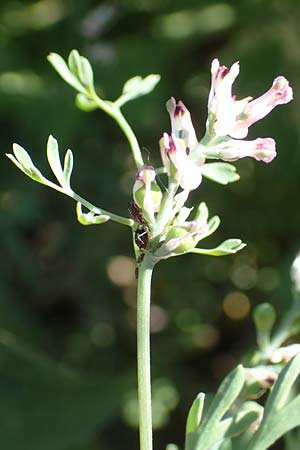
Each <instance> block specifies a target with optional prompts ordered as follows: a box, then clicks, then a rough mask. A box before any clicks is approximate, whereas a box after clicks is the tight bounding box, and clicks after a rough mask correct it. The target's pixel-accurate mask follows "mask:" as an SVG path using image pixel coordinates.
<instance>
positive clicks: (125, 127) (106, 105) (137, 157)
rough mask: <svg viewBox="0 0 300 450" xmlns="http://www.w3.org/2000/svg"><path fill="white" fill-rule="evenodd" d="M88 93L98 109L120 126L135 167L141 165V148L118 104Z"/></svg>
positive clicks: (142, 162) (94, 93)
mask: <svg viewBox="0 0 300 450" xmlns="http://www.w3.org/2000/svg"><path fill="white" fill-rule="evenodd" d="M89 95H90V97H91V99H92V100H94V102H95V103H96V104H97V105H98V106H99V108H100V109H102V110H103V111H104V112H105V113H106V114H108V115H109V116H110V117H112V118H113V119H114V120H115V121H116V122H117V124H118V125H119V127H120V128H121V130H122V131H123V133H124V134H125V136H126V138H127V140H128V142H129V145H130V148H131V151H132V155H133V159H134V162H135V164H136V166H137V168H139V167H141V166H143V165H144V161H143V158H142V153H141V149H140V146H139V143H138V140H137V138H136V136H135V134H134V132H133V131H132V128H131V126H130V125H129V123H128V122H127V120H126V119H125V117H124V116H123V114H122V112H121V110H120V108H119V107H118V105H115V104H114V103H112V102H107V101H105V100H102V99H101V98H99V97H98V95H97V94H96V92H89Z"/></svg>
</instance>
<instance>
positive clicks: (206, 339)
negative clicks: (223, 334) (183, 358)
mask: <svg viewBox="0 0 300 450" xmlns="http://www.w3.org/2000/svg"><path fill="white" fill-rule="evenodd" d="M219 339H220V333H219V330H218V329H217V328H216V327H214V326H213V325H210V324H201V325H199V326H198V327H197V329H196V330H195V332H194V336H193V341H194V343H195V345H196V346H197V347H200V348H202V349H210V348H212V347H214V346H215V345H216V344H217V343H218V341H219Z"/></svg>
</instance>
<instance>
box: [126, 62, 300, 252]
mask: <svg viewBox="0 0 300 450" xmlns="http://www.w3.org/2000/svg"><path fill="white" fill-rule="evenodd" d="M238 74H239V63H238V62H236V63H234V64H233V65H232V66H231V68H230V69H228V68H227V67H226V66H220V64H219V61H218V60H217V59H214V60H213V62H212V66H211V88H210V92H209V97H208V117H207V122H206V134H205V136H204V137H203V139H202V140H200V141H199V140H198V139H197V135H196V132H195V128H194V126H193V122H192V119H191V115H190V112H189V111H188V109H187V108H186V106H185V105H184V104H183V102H182V101H179V102H176V100H175V99H174V98H173V97H172V98H171V99H170V100H169V101H168V102H167V105H166V106H167V111H168V112H169V115H170V119H171V133H170V134H169V133H166V132H165V133H164V134H163V136H162V138H161V139H160V142H159V144H160V152H161V159H162V162H163V166H164V170H165V172H166V173H167V175H168V179H169V187H170V186H173V187H174V186H175V193H176V191H177V189H179V188H181V189H182V192H181V194H179V195H181V197H180V198H181V208H182V207H183V206H184V204H185V201H186V200H187V198H188V194H189V192H190V191H192V190H195V189H197V188H198V187H199V185H200V184H201V182H202V176H203V175H205V174H206V173H207V169H209V170H210V172H213V171H214V170H215V168H216V164H215V165H214V163H207V160H209V159H220V160H222V161H226V162H228V161H229V162H231V161H235V160H237V159H239V158H244V157H252V158H254V159H256V160H257V161H263V162H265V163H269V162H271V161H272V160H273V159H274V158H275V156H276V148H275V141H274V139H272V138H270V137H267V138H257V139H254V140H243V139H244V138H245V137H246V136H247V134H248V129H249V127H250V126H251V125H252V124H253V123H255V122H257V121H258V120H260V119H262V118H263V117H265V116H266V115H267V114H268V113H269V112H270V111H271V110H272V109H273V108H275V106H277V105H280V104H285V103H288V102H290V101H291V100H292V98H293V91H292V88H291V87H290V86H289V83H288V81H287V80H286V79H285V78H284V77H283V76H278V77H277V78H275V80H274V82H273V84H272V86H271V88H270V89H269V90H268V91H267V92H266V93H264V94H263V95H261V96H260V97H258V98H257V99H254V100H253V99H252V97H246V98H244V99H242V100H237V98H236V96H235V95H233V94H232V86H233V82H234V81H235V79H236V77H237V76H238ZM222 164H223V167H225V166H226V168H227V169H228V167H230V165H229V164H228V163H227V164H226V163H218V164H217V169H218V170H220V168H222V166H221V165H222ZM155 175H156V173H155V170H154V168H153V167H150V166H143V167H142V168H140V169H139V170H138V172H137V175H136V182H135V185H134V200H135V202H136V203H137V204H138V206H139V207H140V208H141V210H142V212H143V213H144V215H145V217H147V218H148V219H149V220H150V222H151V223H152V224H155V214H156V213H159V211H160V203H161V201H162V198H163V196H162V195H161V192H160V189H159V186H158V184H157V183H156V181H155ZM236 179H238V176H237V177H236V178H234V179H231V180H229V181H228V182H232V181H236ZM216 181H217V180H216ZM177 195H178V194H177ZM176 198H177V196H176V197H175V198H174V201H173V211H172V212H171V217H173V222H172V221H169V227H168V229H166V231H165V234H164V236H163V239H164V240H163V245H162V247H160V248H159V249H158V251H157V252H156V255H157V256H160V257H169V256H168V255H170V254H179V253H184V252H187V251H189V250H190V249H192V248H194V247H195V245H196V244H197V242H198V241H199V240H200V239H202V238H203V237H205V236H206V234H207V221H206V219H207V217H206V219H205V220H204V221H203V220H200V221H199V220H198V219H194V220H192V221H189V222H187V221H186V217H185V218H184V220H182V221H181V223H180V221H179V220H178V218H177V217H176V214H177V213H178V211H179V210H180V208H179V207H178V201H176ZM182 199H184V200H183V201H182ZM188 211H189V212H190V210H188ZM209 234H210V233H209Z"/></svg>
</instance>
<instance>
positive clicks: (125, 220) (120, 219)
mask: <svg viewBox="0 0 300 450" xmlns="http://www.w3.org/2000/svg"><path fill="white" fill-rule="evenodd" d="M62 192H63V193H64V194H66V195H68V196H69V197H72V198H73V199H74V200H75V201H76V202H79V203H81V204H82V205H83V206H85V207H86V208H87V209H89V210H90V211H91V212H93V213H95V214H101V215H102V214H103V215H106V216H109V217H110V219H111V220H113V221H114V222H117V223H121V224H122V225H127V226H129V227H132V225H133V224H134V221H133V220H132V219H128V218H127V217H122V216H118V215H117V214H113V213H111V212H109V211H106V210H105V209H102V208H101V209H100V208H98V207H97V206H94V205H93V204H92V203H90V202H89V201H88V200H85V199H84V198H82V197H80V195H78V194H76V192H73V191H71V192H70V193H68V192H64V191H62Z"/></svg>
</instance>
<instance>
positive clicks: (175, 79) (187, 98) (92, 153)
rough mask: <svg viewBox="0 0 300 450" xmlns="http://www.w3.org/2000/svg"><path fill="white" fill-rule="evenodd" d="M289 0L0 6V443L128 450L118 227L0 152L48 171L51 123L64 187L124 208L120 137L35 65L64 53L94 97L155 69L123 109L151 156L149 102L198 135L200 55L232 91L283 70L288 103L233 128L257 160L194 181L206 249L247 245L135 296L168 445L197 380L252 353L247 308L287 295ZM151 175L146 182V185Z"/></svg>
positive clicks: (128, 286) (166, 269)
mask: <svg viewBox="0 0 300 450" xmlns="http://www.w3.org/2000/svg"><path fill="white" fill-rule="evenodd" d="M298 4H299V2H298V1H297V0H295V1H292V0H286V1H285V2H283V1H280V0H269V1H263V0H240V1H224V2H216V1H204V0H186V1H185V2H182V1H179V0H165V1H161V0H127V1H126V0H124V1H115V2H113V1H110V0H107V1H104V2H100V1H92V0H77V1H74V0H73V1H72V0H41V1H37V2H32V1H19V2H18V1H11V0H2V1H1V6H0V45H1V58H0V116H1V117H0V121H1V164H0V172H1V177H0V208H1V212H0V227H1V263H0V264H1V271H0V448H1V449H3V450H21V449H22V450H99V449H101V450H102V449H103V450H105V449H110V450H111V449H119V448H123V449H124V450H126V449H137V448H138V435H137V431H136V428H135V424H136V394H135V386H136V378H135V368H136V365H135V350H136V348H135V345H136V344H135V278H134V260H133V254H132V251H131V236H130V234H129V232H128V229H127V228H125V227H121V226H118V225H116V224H113V223H108V224H104V225H102V226H95V227H86V228H84V227H82V226H81V225H79V224H78V223H77V221H76V215H75V209H74V207H75V205H74V204H72V202H71V201H70V200H69V199H67V198H64V197H62V196H59V194H58V193H56V192H54V191H53V192H52V191H51V190H49V189H47V188H45V187H43V186H40V185H37V184H35V183H33V182H31V181H30V180H29V179H27V178H26V177H25V176H24V175H22V174H21V173H20V172H19V171H17V170H16V169H15V168H14V167H13V166H12V165H11V163H10V162H9V161H8V160H7V159H5V157H4V154H5V152H7V151H10V149H11V144H12V142H18V143H19V144H21V145H22V146H24V147H25V148H26V149H28V150H29V152H30V153H31V156H32V158H33V160H34V161H35V162H36V164H37V166H38V167H39V168H40V169H41V170H42V171H43V172H44V173H45V174H49V170H50V169H49V168H48V167H47V163H46V155H45V145H46V140H47V137H48V135H49V134H50V133H52V134H53V135H54V136H55V137H56V138H57V139H58V141H59V143H60V147H61V150H62V151H64V150H65V149H66V148H68V147H70V148H71V149H72V150H73V152H74V155H75V169H74V174H73V185H74V187H75V189H76V190H77V191H78V192H79V193H81V194H82V195H83V196H84V197H86V198H89V199H90V200H91V201H92V202H93V203H95V204H97V205H99V206H102V207H103V208H107V209H109V210H112V211H115V212H117V213H119V214H122V215H127V205H128V202H129V201H130V197H131V189H132V184H133V180H134V172H135V168H134V165H133V162H132V159H131V156H130V153H129V149H128V145H127V142H126V140H125V138H124V137H123V136H122V134H121V132H120V131H119V129H118V128H117V126H116V124H115V123H113V122H112V121H111V120H110V119H109V118H108V117H106V116H105V115H104V114H103V113H102V112H101V111H96V112H93V113H84V112H82V111H79V110H78V109H76V107H75V105H74V92H73V91H72V89H71V88H70V87H69V86H67V85H66V84H65V83H64V82H63V81H62V80H61V79H60V78H59V77H58V76H57V74H56V73H55V72H54V71H53V69H52V68H51V67H50V65H49V64H48V63H47V61H46V56H47V54H48V53H49V52H50V51H55V52H57V53H60V54H62V55H63V56H64V57H66V56H67V55H68V53H69V51H70V50H71V49H72V48H77V49H78V50H79V51H80V53H82V54H83V55H85V56H87V57H88V58H89V59H90V61H91V62H92V64H93V67H94V71H95V77H96V80H97V89H98V91H99V93H101V94H102V95H103V97H105V98H109V99H114V98H116V97H117V96H118V95H119V93H120V90H121V87H122V84H123V82H124V81H125V80H127V79H128V78H130V77H132V76H134V75H137V74H140V75H147V74H148V73H160V74H161V76H162V80H161V82H160V84H159V85H158V87H157V88H156V90H155V91H154V92H153V93H151V94H150V95H148V96H147V97H143V98H140V99H138V100H136V101H134V102H131V103H130V104H128V106H125V108H124V111H125V113H126V116H127V118H128V120H129V122H130V123H131V124H132V126H133V128H134V129H135V130H136V131H137V135H138V138H139V141H140V143H141V145H142V147H143V149H144V150H143V151H144V157H145V160H149V162H150V163H151V164H154V165H155V164H159V150H158V140H159V138H160V137H161V135H162V133H163V131H168V130H169V117H168V114H167V112H166V110H165V102H166V100H167V99H168V98H169V97H170V96H171V95H173V96H175V97H176V98H177V99H182V100H183V101H184V102H185V104H186V105H187V107H188V108H189V109H190V111H191V113H192V117H193V121H194V125H195V126H196V129H197V133H198V137H199V138H200V137H201V136H202V135H203V131H204V126H205V120H206V104H207V95H208V90H209V84H210V63H211V60H212V59H213V58H214V57H218V58H219V59H220V60H221V63H223V64H226V65H231V64H232V63H233V62H234V61H236V60H239V61H240V63H241V73H240V76H239V78H238V80H237V82H236V84H235V93H236V94H237V95H238V97H239V98H242V97H245V96H248V95H252V96H254V97H255V96H257V95H260V94H261V93H262V92H264V91H265V90H267V89H268V88H269V87H270V85H271V83H272V80H273V78H275V76H277V75H285V76H286V77H287V78H288V79H289V80H290V83H291V85H292V86H293V88H294V95H295V100H294V102H293V103H291V104H289V105H287V106H282V107H279V108H277V109H276V111H274V112H273V113H272V114H270V116H268V117H267V118H265V119H264V120H263V121H261V122H259V123H257V124H256V125H254V126H253V127H252V128H251V131H250V138H255V137H267V136H270V137H273V138H274V139H275V140H276V142H277V149H278V157H277V158H276V160H275V161H274V162H272V164H271V165H269V166H267V165H265V164H263V163H256V162H255V161H252V160H249V159H245V160H241V161H239V162H238V163H236V165H237V167H238V171H239V173H240V174H241V178H242V179H241V181H240V182H238V183H236V184H234V185H231V186H227V187H222V186H219V185H216V184H213V183H211V182H209V181H205V182H204V183H203V184H202V186H201V187H200V189H199V190H198V191H197V192H194V193H193V196H192V200H193V201H194V202H195V203H197V202H200V201H203V200H205V201H206V202H207V203H208V206H209V209H210V212H211V214H218V215H220V216H221V218H222V225H221V227H220V229H219V230H218V232H217V233H216V235H215V236H214V238H211V239H210V241H207V243H206V242H205V244H206V245H207V246H210V244H211V245H213V244H217V243H219V242H220V241H222V240H224V239H226V238H229V237H239V238H241V239H243V240H244V241H245V242H247V243H248V246H247V248H246V249H245V250H244V251H243V252H241V253H240V254H238V255H236V256H230V257H225V258H215V259H214V258H209V257H205V256H196V255H188V256H184V257H181V258H174V259H172V260H169V261H167V262H163V263H160V265H159V266H158V267H157V269H156V271H155V276H154V284H153V306H152V373H153V398H154V400H153V401H154V419H155V420H154V422H155V427H156V432H155V448H156V449H157V450H161V449H164V448H165V445H166V444H167V443H169V442H176V443H177V444H179V445H182V443H183V438H184V425H185V417H186V413H187V410H188V407H189V405H190V403H191V401H192V399H193V398H194V397H195V396H196V394H197V393H198V392H199V391H200V390H204V391H206V392H210V391H213V390H215V388H216V386H217V384H218V383H219V382H220V380H221V379H222V377H223V376H224V375H225V374H226V373H227V372H228V371H229V370H230V369H231V368H232V367H233V366H234V365H235V364H236V363H237V362H238V361H240V359H241V357H242V356H243V355H244V354H245V353H246V352H247V351H249V350H251V349H253V348H255V332H254V328H253V325H252V321H251V309H252V308H253V306H254V305H255V304H257V303H258V302H260V301H272V302H273V303H274V304H275V306H276V308H277V310H278V312H279V315H280V312H282V311H284V310H285V308H286V307H287V305H288V303H289V302H290V282H289V266H290V263H291V261H292V258H293V257H294V255H295V253H296V252H297V251H298V248H299V247H300V212H299V192H300V148H299V131H298V130H299V128H300V115H299V114H300V113H299V84H300V29H299V21H300V7H299V6H298ZM162 181H164V179H162Z"/></svg>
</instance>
